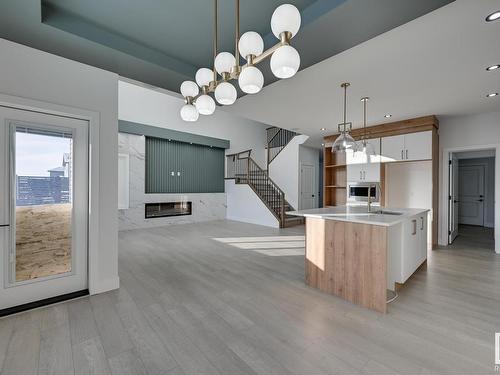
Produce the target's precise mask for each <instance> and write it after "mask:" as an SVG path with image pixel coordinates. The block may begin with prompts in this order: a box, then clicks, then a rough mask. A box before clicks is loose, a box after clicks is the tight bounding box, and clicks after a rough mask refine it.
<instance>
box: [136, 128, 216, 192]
mask: <svg viewBox="0 0 500 375" xmlns="http://www.w3.org/2000/svg"><path fill="white" fill-rule="evenodd" d="M171 172H174V175H173V176H172V174H171ZM177 172H180V176H178V175H177ZM145 177H146V193H147V194H149V193H223V192H224V149H222V148H216V147H207V146H202V145H195V144H189V143H184V142H178V141H168V140H165V139H159V138H152V137H146V176H145Z"/></svg>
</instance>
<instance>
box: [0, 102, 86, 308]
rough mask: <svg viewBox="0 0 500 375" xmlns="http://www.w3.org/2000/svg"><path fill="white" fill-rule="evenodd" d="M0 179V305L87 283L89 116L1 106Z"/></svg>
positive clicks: (77, 288)
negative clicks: (87, 118)
mask: <svg viewBox="0 0 500 375" xmlns="http://www.w3.org/2000/svg"><path fill="white" fill-rule="evenodd" d="M0 184H1V186H0V225H1V226H0V251H1V257H0V262H1V264H0V310H4V309H8V308H11V307H15V306H20V305H23V304H26V303H30V302H35V301H40V300H43V299H46V298H51V297H56V296H61V295H64V294H68V293H72V292H78V291H82V290H85V289H87V288H88V286H87V282H88V280H87V252H88V250H87V237H88V235H87V232H88V230H87V227H88V207H89V205H88V122H87V121H83V120H77V119H72V118H67V117H59V116H52V115H47V114H42V113H37V112H31V111H24V110H17V109H12V108H6V107H1V106H0ZM4 311H5V310H4Z"/></svg>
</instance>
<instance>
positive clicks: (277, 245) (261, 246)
mask: <svg viewBox="0 0 500 375" xmlns="http://www.w3.org/2000/svg"><path fill="white" fill-rule="evenodd" d="M213 240H215V241H218V242H222V243H225V244H227V245H229V246H232V247H236V248H238V249H242V250H251V251H254V252H256V253H259V254H263V255H267V256H272V257H277V256H304V255H305V236H268V237H226V238H213Z"/></svg>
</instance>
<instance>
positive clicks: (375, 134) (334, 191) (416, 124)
mask: <svg viewBox="0 0 500 375" xmlns="http://www.w3.org/2000/svg"><path fill="white" fill-rule="evenodd" d="M438 129H439V120H438V119H437V117H436V116H434V115H431V116H423V117H417V118H414V119H409V120H402V121H394V122H389V123H383V124H379V125H374V126H369V127H367V128H366V138H368V139H369V138H382V137H390V136H393V135H401V134H410V133H417V132H424V131H428V130H432V246H433V248H435V247H436V246H437V242H438V220H439V133H438ZM364 134H365V133H364V130H363V129H362V128H357V129H353V130H352V132H351V135H352V136H353V138H354V139H356V140H359V139H361V138H362V137H363V136H364ZM337 136H338V134H332V135H328V136H326V137H324V140H325V145H326V147H325V149H324V150H325V159H324V160H325V163H324V164H325V168H324V176H325V181H324V184H325V186H324V188H323V204H324V206H325V207H327V206H339V205H344V204H345V203H346V201H345V199H346V198H347V191H346V190H345V189H341V190H340V189H339V188H332V187H327V185H328V184H327V181H328V180H327V178H329V177H330V176H333V172H332V171H329V170H328V168H327V165H328V164H327V163H326V160H327V159H326V157H327V153H330V154H331V152H330V150H331V148H330V147H328V146H329V143H333V142H334V141H335V139H336V138H337ZM396 163H406V161H398V162H396ZM340 168H342V167H340ZM339 172H342V169H340V170H339ZM385 175H386V173H385V163H382V164H381V173H380V178H381V181H380V189H381V202H380V203H381V205H382V206H383V205H384V204H385V189H384V188H385ZM342 176H345V180H343V181H342V180H341V178H342ZM335 183H336V185H337V186H343V185H347V173H346V170H345V169H344V170H343V175H342V174H341V173H336V176H335ZM342 194H344V195H345V197H344V200H342V197H341V195H342Z"/></svg>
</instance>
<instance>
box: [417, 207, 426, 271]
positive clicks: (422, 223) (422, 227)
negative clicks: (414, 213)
mask: <svg viewBox="0 0 500 375" xmlns="http://www.w3.org/2000/svg"><path fill="white" fill-rule="evenodd" d="M418 234H419V238H418V250H419V259H418V265H419V266H420V264H422V263H423V262H424V260H426V259H427V213H424V214H422V215H419V217H418Z"/></svg>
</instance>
